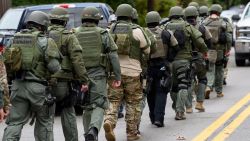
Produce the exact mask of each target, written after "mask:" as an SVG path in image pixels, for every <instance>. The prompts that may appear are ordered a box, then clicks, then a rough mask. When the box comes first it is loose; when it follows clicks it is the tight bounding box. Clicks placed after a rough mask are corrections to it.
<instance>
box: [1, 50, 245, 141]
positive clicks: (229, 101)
mask: <svg viewBox="0 0 250 141" xmlns="http://www.w3.org/2000/svg"><path fill="white" fill-rule="evenodd" d="M249 66H250V65H248V66H246V67H236V66H235V62H234V52H233V50H232V53H231V56H230V63H229V77H228V81H227V82H228V85H226V86H225V87H224V94H225V96H224V97H223V98H217V97H216V94H215V93H212V94H211V98H210V99H209V100H207V101H205V103H204V104H205V108H206V112H204V113H198V112H197V111H196V110H194V113H193V114H188V115H187V119H186V120H184V121H175V120H174V117H175V112H174V111H173V110H172V109H171V104H172V101H171V99H170V97H168V103H167V106H166V115H165V127H163V128H157V127H155V126H154V125H151V123H150V120H149V117H148V107H146V109H145V110H144V113H143V116H142V124H141V133H142V137H141V139H140V140H141V141H176V140H178V138H179V137H180V138H182V139H184V140H186V141H203V140H204V141H205V140H207V141H210V140H211V141H223V140H226V141H250V117H249V115H250V108H247V107H248V106H249V105H250V94H249V95H248V93H250V87H249V85H250V67H249ZM240 100H241V101H240ZM238 101H240V102H238ZM77 122H78V134H79V141H84V137H83V125H82V117H80V116H79V117H78V119H77ZM5 126H6V125H5V124H3V123H2V124H0V139H1V138H2V135H3V130H4V127H5ZM54 127H55V128H54V137H55V141H62V140H64V137H63V134H62V129H61V123H60V118H59V117H56V119H55V125H54ZM125 130H126V125H125V122H124V119H119V121H118V125H117V127H116V129H115V134H116V138H117V141H125V140H126V131H125ZM33 140H34V138H33V126H30V125H26V126H24V128H23V132H22V139H21V141H33ZM99 141H105V137H104V131H103V129H102V131H101V133H100V135H99Z"/></svg>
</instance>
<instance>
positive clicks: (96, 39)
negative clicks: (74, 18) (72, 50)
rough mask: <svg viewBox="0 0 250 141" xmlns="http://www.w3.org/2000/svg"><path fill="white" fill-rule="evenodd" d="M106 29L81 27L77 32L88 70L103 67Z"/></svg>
mask: <svg viewBox="0 0 250 141" xmlns="http://www.w3.org/2000/svg"><path fill="white" fill-rule="evenodd" d="M102 33H104V29H101V28H99V27H80V28H78V29H77V30H76V37H77V39H78V40H79V43H80V45H81V46H82V49H83V59H84V63H85V66H86V68H91V67H98V66H103V67H106V66H104V65H103V64H102V62H103V61H102V59H103V57H106V56H105V54H103V51H104V49H103V48H104V46H103V43H102V37H101V36H102Z"/></svg>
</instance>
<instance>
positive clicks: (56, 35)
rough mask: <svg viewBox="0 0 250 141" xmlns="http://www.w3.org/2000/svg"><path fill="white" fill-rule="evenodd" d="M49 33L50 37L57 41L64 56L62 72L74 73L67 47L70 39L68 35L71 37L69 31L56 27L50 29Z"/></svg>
mask: <svg viewBox="0 0 250 141" xmlns="http://www.w3.org/2000/svg"><path fill="white" fill-rule="evenodd" d="M48 31H49V37H50V38H52V39H53V40H54V41H55V43H56V45H57V47H58V48H59V50H60V53H61V54H62V56H61V57H62V58H61V70H63V71H66V72H72V64H71V61H70V58H69V53H68V46H67V40H68V37H69V36H68V35H70V32H69V31H67V30H66V29H65V28H64V27H56V26H51V27H49V29H48Z"/></svg>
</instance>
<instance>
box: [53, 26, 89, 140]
mask: <svg viewBox="0 0 250 141" xmlns="http://www.w3.org/2000/svg"><path fill="white" fill-rule="evenodd" d="M49 37H51V38H52V39H54V40H55V42H56V43H57V45H58V48H59V50H60V52H61V55H62V58H61V66H62V69H61V71H59V72H57V73H56V74H54V75H52V76H51V77H52V78H56V79H57V83H56V86H53V88H52V90H53V92H54V95H55V97H56V98H57V102H58V105H57V106H59V107H61V109H62V112H61V122H62V127H63V132H64V137H65V140H66V141H77V140H78V131H77V125H76V115H75V110H74V104H75V100H76V99H74V97H75V95H73V94H72V93H71V89H72V88H71V83H72V81H74V80H77V81H80V83H87V73H86V69H85V66H84V62H83V59H82V48H81V46H80V44H79V42H78V40H77V38H76V37H75V35H74V34H71V33H70V32H69V31H67V30H66V29H65V28H64V27H63V26H60V25H52V26H50V27H49ZM57 37H58V38H57ZM60 39H61V40H60Z"/></svg>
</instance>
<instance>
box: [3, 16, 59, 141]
mask: <svg viewBox="0 0 250 141" xmlns="http://www.w3.org/2000/svg"><path fill="white" fill-rule="evenodd" d="M48 21H49V19H48V16H47V15H46V14H45V13H43V12H40V11H35V12H32V13H31V15H30V16H29V18H28V25H30V26H32V25H31V24H29V23H32V24H36V25H39V26H41V27H43V28H44V29H45V27H46V28H47V26H46V25H47V22H48ZM10 48H13V49H14V51H17V52H18V50H19V49H20V50H21V57H20V58H19V57H18V56H11V53H10V54H7V56H6V61H5V63H6V67H7V69H9V70H12V72H13V74H15V75H13V76H14V80H13V83H12V86H11V98H10V99H11V104H12V106H11V108H10V114H9V116H8V117H7V120H6V124H7V127H6V128H5V130H4V135H3V141H18V140H20V138H21V131H22V128H23V126H24V124H26V123H27V122H28V121H29V118H30V115H31V113H33V114H34V116H35V118H36V122H35V129H34V134H35V140H37V141H53V117H54V113H53V112H54V106H53V105H54V104H53V99H52V98H51V95H50V94H49V93H48V92H47V91H46V84H47V81H46V77H47V75H48V74H50V73H55V72H56V71H58V70H59V69H60V65H59V62H58V59H59V52H58V49H57V46H56V44H55V42H54V41H53V40H52V39H48V38H47V37H46V36H44V34H43V33H42V32H40V31H38V29H36V28H34V27H33V28H32V29H25V30H22V31H21V32H20V33H16V34H15V36H14V39H13V43H12V44H11V47H10ZM6 52H8V50H6ZM12 53H15V52H12ZM16 57H17V58H18V59H19V60H21V63H20V66H17V65H16V64H17V62H16V61H14V64H13V66H12V62H13V61H12V60H11V59H15V58H16ZM10 58H11V59H10ZM9 63H10V64H9ZM10 66H11V67H10ZM13 67H16V69H14V68H13ZM9 70H8V71H9Z"/></svg>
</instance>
